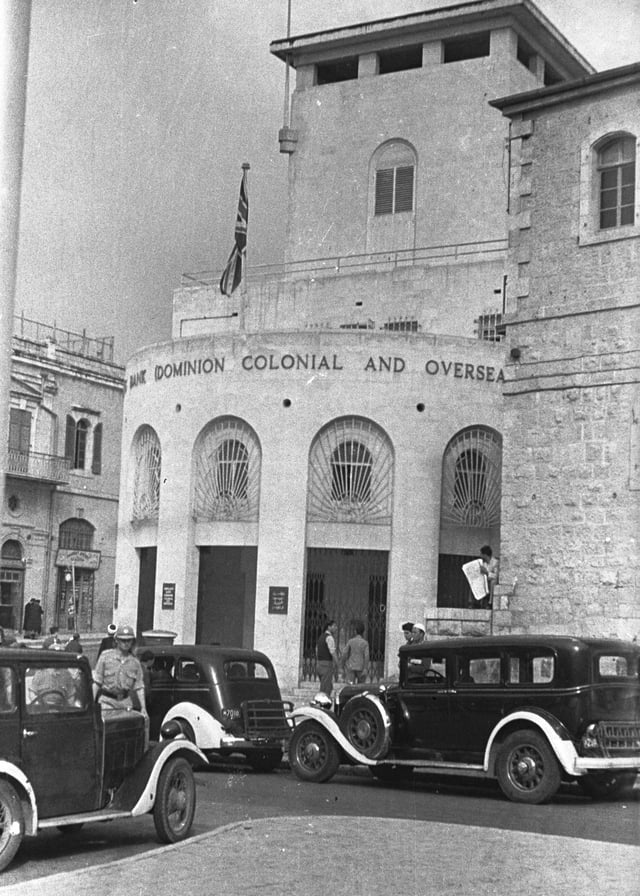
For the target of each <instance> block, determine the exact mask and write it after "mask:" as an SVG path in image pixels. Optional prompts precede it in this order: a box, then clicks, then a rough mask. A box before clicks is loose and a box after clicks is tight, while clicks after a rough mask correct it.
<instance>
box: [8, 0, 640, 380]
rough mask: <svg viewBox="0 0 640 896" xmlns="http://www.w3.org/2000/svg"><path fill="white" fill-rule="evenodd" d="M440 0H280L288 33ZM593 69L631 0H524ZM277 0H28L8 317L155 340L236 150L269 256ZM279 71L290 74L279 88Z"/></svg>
mask: <svg viewBox="0 0 640 896" xmlns="http://www.w3.org/2000/svg"><path fill="white" fill-rule="evenodd" d="M451 3H452V0H440V2H436V0H417V2H410V0H325V2H324V3H322V4H320V3H318V0H291V34H292V35H296V34H305V33H309V32H313V31H319V30H323V29H326V28H333V27H336V26H340V25H348V24H355V23H358V22H365V21H372V20H375V19H380V18H386V17H389V16H396V15H402V14H404V13H410V12H419V11H421V10H426V9H434V8H437V7H439V6H447V5H451ZM537 5H538V7H539V9H540V10H541V11H542V12H543V13H544V15H546V16H547V18H548V19H550V21H551V22H552V23H553V24H554V25H555V26H556V28H558V29H559V30H560V31H561V32H562V33H563V34H564V36H565V37H566V38H567V39H568V40H569V41H570V42H571V43H572V44H573V45H574V47H575V48H576V49H577V50H578V51H579V52H580V53H581V54H582V56H583V57H585V58H586V59H587V60H588V61H589V62H590V63H591V64H592V65H593V66H594V67H595V68H596V69H597V70H599V71H600V70H604V69H607V68H615V67H617V66H620V65H626V64H628V63H632V62H638V61H640V0H538V3H537ZM286 33H287V0H258V2H256V0H32V15H31V37H30V51H29V74H28V82H27V112H26V124H25V146H24V159H23V178H22V199H21V222H20V242H19V249H18V275H17V288H16V306H15V310H16V314H24V316H25V317H27V318H31V319H33V320H38V321H41V322H43V323H46V324H50V325H53V324H54V323H55V324H56V325H57V326H58V327H62V328H64V329H68V330H72V331H75V332H82V331H86V332H87V334H88V335H89V336H94V337H103V336H113V337H114V338H115V355H116V360H117V361H118V362H119V363H124V362H125V361H126V359H127V357H129V356H130V355H131V354H132V353H133V352H134V351H135V350H136V349H138V348H141V347H143V346H146V345H149V344H151V343H154V342H159V341H163V340H165V339H169V338H170V337H171V308H172V295H173V290H174V289H175V288H177V287H178V286H179V285H180V282H181V275H182V273H183V272H197V271H211V270H218V269H220V268H221V267H222V266H223V265H224V263H225V261H226V258H227V256H228V254H229V252H230V250H231V247H232V244H233V225H234V221H235V214H236V208H237V202H238V189H239V184H240V177H241V173H242V172H241V165H242V163H243V162H245V161H246V162H249V164H250V165H251V170H250V172H249V203H250V214H249V236H248V241H249V242H248V247H249V260H250V264H268V263H279V262H281V261H282V257H283V245H284V219H285V214H286V187H287V159H288V157H287V156H286V155H281V154H280V152H279V146H278V131H279V129H280V127H281V126H282V123H283V107H284V84H285V68H284V65H283V63H282V62H281V61H280V60H278V59H276V58H275V57H273V56H272V55H271V54H270V52H269V44H270V42H271V41H273V40H277V39H281V38H284V37H286ZM293 81H294V78H292V85H293Z"/></svg>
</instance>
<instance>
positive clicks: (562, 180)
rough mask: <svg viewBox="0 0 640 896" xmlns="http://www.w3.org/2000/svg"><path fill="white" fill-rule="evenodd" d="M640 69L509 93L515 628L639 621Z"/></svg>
mask: <svg viewBox="0 0 640 896" xmlns="http://www.w3.org/2000/svg"><path fill="white" fill-rule="evenodd" d="M639 99H640V65H639V64H637V65H631V66H626V67H624V68H619V69H613V70H611V71H606V72H601V73H599V74H594V75H591V76H590V77H587V78H584V79H582V80H580V81H578V82H573V83H571V82H570V83H567V84H558V85H555V86H553V87H549V88H547V89H543V90H534V91H532V92H528V93H525V94H521V95H516V96H511V97H507V98H506V99H502V100H500V101H499V102H497V103H495V104H494V105H495V106H497V107H498V108H500V109H501V110H502V111H503V112H504V114H505V115H506V116H508V118H509V121H510V145H511V191H510V212H511V214H510V223H509V227H510V231H509V237H510V252H509V259H508V261H509V266H508V277H509V283H510V284H512V285H511V286H510V290H511V291H512V293H513V298H514V303H515V304H514V305H513V306H512V307H513V312H512V314H510V316H509V324H508V332H509V343H510V345H511V355H512V358H513V362H512V364H511V365H510V366H509V372H508V376H507V382H506V383H505V386H504V390H503V392H504V396H505V399H504V417H503V437H504V439H505V442H506V443H508V450H507V451H505V453H504V462H503V472H502V489H503V496H502V498H503V500H502V560H503V568H502V572H503V581H513V580H515V579H517V582H518V584H517V587H516V590H515V594H513V595H512V597H511V599H510V610H511V624H512V626H513V628H514V629H515V630H525V631H526V630H531V629H535V630H546V631H553V632H572V631H576V630H578V631H580V632H581V633H584V634H590V635H617V636H624V637H629V638H631V637H636V636H637V635H638V633H639V632H640V598H639V593H640V547H639V544H638V539H639V537H640V424H639V422H638V421H639V419H640V387H639V384H640V373H639V371H640V304H639V302H638V295H639V291H640V185H639V182H638V177H637V171H638V162H639V161H640V102H639Z"/></svg>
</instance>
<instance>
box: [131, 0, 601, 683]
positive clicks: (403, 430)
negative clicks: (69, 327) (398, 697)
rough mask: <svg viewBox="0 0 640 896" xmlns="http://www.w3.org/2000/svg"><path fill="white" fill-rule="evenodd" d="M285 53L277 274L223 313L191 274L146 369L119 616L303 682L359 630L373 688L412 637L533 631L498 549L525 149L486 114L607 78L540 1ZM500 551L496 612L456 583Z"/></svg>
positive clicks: (210, 280)
mask: <svg viewBox="0 0 640 896" xmlns="http://www.w3.org/2000/svg"><path fill="white" fill-rule="evenodd" d="M271 50H272V52H273V53H274V54H275V55H276V56H278V57H280V58H281V59H283V61H284V62H285V64H289V65H290V66H292V68H293V69H295V73H296V88H295V91H294V93H293V96H292V105H291V117H290V120H288V121H287V122H286V123H285V127H283V128H282V130H281V131H280V147H281V151H282V152H283V154H285V155H286V156H288V164H289V218H288V239H287V246H286V253H285V264H284V265H283V266H282V267H281V268H280V269H276V268H268V269H263V270H252V271H250V273H249V277H248V279H247V281H246V283H245V285H244V287H243V288H241V289H238V290H236V291H235V292H234V293H233V294H232V296H230V297H226V296H222V295H221V294H220V292H219V289H218V279H219V273H218V275H217V276H215V275H213V276H209V275H206V274H194V275H190V276H188V277H185V278H184V280H183V285H182V287H181V288H180V289H179V290H177V291H176V294H175V296H174V309H173V338H172V340H171V341H170V342H167V343H163V344H160V345H155V346H150V347H149V348H147V349H143V350H142V351H140V352H138V353H136V355H134V357H133V358H132V359H131V360H130V362H129V364H128V367H127V395H126V398H125V413H124V423H123V449H122V480H121V500H120V510H119V513H120V517H119V524H118V532H119V536H118V554H117V567H116V604H117V605H116V615H117V616H118V617H119V618H127V619H133V620H134V621H135V622H136V625H137V627H138V628H139V629H141V630H144V629H146V628H152V627H154V628H160V629H166V630H170V631H174V632H176V633H177V634H178V636H179V637H180V638H181V639H184V640H186V641H198V642H205V643H207V642H221V643H235V644H242V645H245V646H253V645H255V646H258V647H259V648H260V649H264V650H265V651H267V652H268V653H269V654H270V656H271V657H272V658H273V660H274V662H275V664H276V666H277V669H278V674H279V677H280V678H281V681H282V682H283V683H284V685H285V687H287V688H295V687H296V686H298V685H300V684H304V683H305V682H313V681H314V678H315V663H314V651H315V643H316V640H317V637H318V635H319V634H320V632H321V630H322V626H323V625H324V623H325V622H326V620H327V619H328V618H334V619H336V620H337V622H338V626H339V634H338V639H339V643H340V644H341V645H342V644H344V643H345V642H346V640H347V639H348V638H349V637H350V636H351V634H352V625H353V621H354V620H357V619H362V620H363V621H364V623H365V625H366V630H367V632H366V633H367V638H368V640H369V643H370V647H371V668H370V670H369V673H370V675H371V676H372V677H373V678H377V677H380V676H382V675H385V674H389V673H392V672H393V671H394V670H395V667H396V662H397V660H396V653H397V647H398V645H399V643H400V641H401V634H400V631H399V629H400V625H401V623H403V622H404V621H406V620H408V619H411V620H414V621H418V620H420V621H423V622H425V623H426V625H427V628H428V632H429V635H430V636H438V635H442V634H451V633H453V634H461V633H465V634H468V633H471V634H473V633H478V634H479V633H484V632H489V631H494V632H497V631H504V630H514V629H517V628H518V626H519V625H520V624H521V620H520V621H518V617H517V612H518V601H519V600H522V599H523V592H522V590H521V586H520V587H518V586H516V585H514V581H515V580H517V579H518V578H519V576H518V572H519V570H518V563H517V562H515V563H514V562H513V561H512V558H505V557H504V551H503V544H504V541H505V532H504V519H503V504H504V501H503V483H504V467H505V464H506V463H507V462H508V456H509V444H508V442H507V440H506V439H505V407H506V406H505V398H504V390H505V389H506V388H507V387H508V386H509V384H510V383H511V382H513V380H514V378H515V376H516V375H517V365H518V359H517V358H516V357H514V356H513V354H512V352H511V348H510V342H509V341H508V324H509V321H510V320H511V319H512V318H513V315H514V314H516V313H517V311H518V295H517V292H513V293H512V292H511V291H510V289H509V280H508V276H509V272H510V270H511V266H512V265H513V264H514V257H513V247H512V248H511V250H510V247H509V240H510V233H509V225H508V220H507V215H506V211H505V210H506V208H507V204H508V200H509V193H510V189H511V186H510V176H511V160H510V145H511V141H510V125H509V120H508V117H507V116H506V115H505V114H503V112H502V110H501V109H499V108H498V107H496V106H494V105H491V101H494V100H498V99H499V98H500V97H505V96H510V95H517V94H521V93H523V92H524V93H526V92H529V91H536V90H544V89H545V88H546V89H553V86H554V85H561V84H565V83H569V82H571V81H572V80H575V79H582V78H585V77H589V76H591V75H593V69H592V68H591V67H590V66H589V65H588V63H587V62H586V61H585V60H584V59H583V58H582V57H581V56H580V54H579V53H578V52H577V51H576V50H575V49H574V48H573V47H571V46H570V45H569V44H568V43H567V41H566V40H565V39H564V38H563V37H562V35H560V34H559V33H558V32H557V31H556V30H555V29H554V27H553V26H552V25H551V24H550V23H549V22H548V20H547V19H546V18H545V17H544V16H542V15H541V14H540V13H539V11H538V10H537V8H536V7H535V6H534V5H533V4H531V3H529V2H528V0H523V2H515V3H506V2H503V0H486V2H479V3H466V4H462V5H461V6H460V7H447V8H444V9H441V10H433V11H430V12H425V13H421V14H414V15H409V16H402V17H398V18H397V19H391V20H386V21H384V22H378V23H367V25H363V26H353V27H351V28H344V29H335V30H333V31H329V32H323V33H319V34H314V35H304V36H301V37H293V38H289V39H287V40H283V41H276V42H275V43H274V44H272V47H271ZM249 239H250V237H249ZM515 264H516V266H517V260H516V261H515ZM510 487H511V486H510ZM525 522H526V521H525ZM517 525H520V523H519V522H518V523H517ZM487 543H488V544H491V545H492V547H493V550H494V554H495V556H497V557H499V558H500V560H501V563H503V564H504V567H503V568H504V569H506V570H507V577H506V578H505V576H503V577H502V579H501V584H500V585H499V587H498V590H497V592H496V596H495V600H494V607H493V609H492V610H489V609H485V608H482V607H480V606H479V605H478V604H477V603H476V602H475V601H474V600H473V598H472V596H471V594H470V592H469V589H468V587H467V584H466V580H465V579H464V576H463V574H462V571H461V567H462V564H463V563H464V562H466V561H467V560H469V559H473V558H475V557H477V556H478V553H479V549H480V547H481V546H482V545H484V544H487ZM527 563H528V561H527ZM514 614H516V615H514ZM514 620H515V621H514ZM538 622H539V624H540V620H538ZM528 624H529V627H530V628H534V627H535V622H534V623H531V621H530V620H529V621H528Z"/></svg>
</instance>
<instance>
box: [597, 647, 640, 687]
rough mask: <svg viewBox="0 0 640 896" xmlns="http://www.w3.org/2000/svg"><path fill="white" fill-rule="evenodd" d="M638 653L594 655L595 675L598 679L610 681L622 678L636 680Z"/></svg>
mask: <svg viewBox="0 0 640 896" xmlns="http://www.w3.org/2000/svg"><path fill="white" fill-rule="evenodd" d="M638 665H639V658H638V655H637V654H635V653H633V654H627V655H625V654H611V653H607V654H604V653H603V654H601V655H600V656H598V657H596V676H597V678H598V679H600V680H604V681H611V680H612V679H616V678H619V679H623V680H625V681H629V680H632V681H633V680H635V681H637V680H638Z"/></svg>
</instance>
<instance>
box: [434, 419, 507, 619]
mask: <svg viewBox="0 0 640 896" xmlns="http://www.w3.org/2000/svg"><path fill="white" fill-rule="evenodd" d="M501 500H502V437H501V435H500V433H498V432H496V430H494V429H490V428H489V427H485V426H470V427H468V428H467V429H463V430H462V431H461V432H459V433H457V434H456V435H455V436H454V437H453V438H452V439H451V441H450V442H449V444H448V445H447V447H446V449H445V452H444V456H443V461H442V493H441V500H440V548H439V557H438V607H456V608H462V609H469V608H474V607H476V606H477V604H476V602H475V601H474V600H473V596H472V594H471V590H470V588H469V585H468V582H467V580H466V578H465V576H464V573H463V572H462V566H463V564H464V563H467V562H468V561H469V560H473V559H476V558H477V557H478V556H479V551H480V547H481V546H482V545H484V544H489V545H491V546H492V548H493V555H494V557H496V558H497V557H498V556H499V554H500V503H501Z"/></svg>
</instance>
